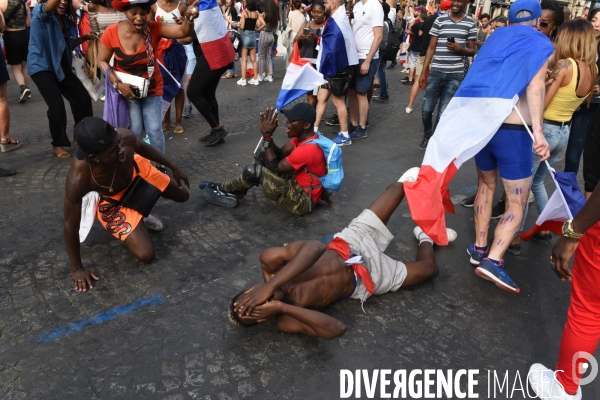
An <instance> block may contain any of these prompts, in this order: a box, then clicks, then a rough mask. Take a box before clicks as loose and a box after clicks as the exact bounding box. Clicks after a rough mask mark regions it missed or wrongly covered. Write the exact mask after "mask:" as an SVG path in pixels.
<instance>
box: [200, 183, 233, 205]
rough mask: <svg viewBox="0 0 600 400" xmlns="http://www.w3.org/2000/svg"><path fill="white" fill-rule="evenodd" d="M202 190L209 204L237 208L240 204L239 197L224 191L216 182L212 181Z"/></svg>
mask: <svg viewBox="0 0 600 400" xmlns="http://www.w3.org/2000/svg"><path fill="white" fill-rule="evenodd" d="M202 192H203V193H204V198H205V199H206V201H207V202H208V203H209V204H213V205H215V206H221V207H227V208H235V206H237V205H238V198H237V197H235V196H234V195H233V194H231V193H225V192H222V191H221V190H220V189H219V187H218V185H216V184H215V183H214V182H210V183H209V184H208V185H207V186H206V187H205V188H204V189H203V190H202Z"/></svg>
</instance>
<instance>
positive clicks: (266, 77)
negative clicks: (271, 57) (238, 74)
mask: <svg viewBox="0 0 600 400" xmlns="http://www.w3.org/2000/svg"><path fill="white" fill-rule="evenodd" d="M264 80H265V82H273V77H272V76H271V75H267V76H265V79H264Z"/></svg>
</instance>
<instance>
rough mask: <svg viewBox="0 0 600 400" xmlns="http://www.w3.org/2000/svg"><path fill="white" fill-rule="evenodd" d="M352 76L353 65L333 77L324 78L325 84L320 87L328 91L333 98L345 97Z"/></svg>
mask: <svg viewBox="0 0 600 400" xmlns="http://www.w3.org/2000/svg"><path fill="white" fill-rule="evenodd" d="M352 75H354V66H353V65H351V66H349V67H346V68H342V69H340V70H338V72H337V73H336V74H335V75H334V76H332V77H329V78H326V80H327V83H326V84H324V85H322V86H321V87H322V88H323V89H327V90H329V91H330V92H331V94H332V95H334V96H346V95H347V94H348V87H349V84H350V80H351V79H352Z"/></svg>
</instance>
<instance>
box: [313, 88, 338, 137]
mask: <svg viewBox="0 0 600 400" xmlns="http://www.w3.org/2000/svg"><path fill="white" fill-rule="evenodd" d="M329 95H330V93H329V90H327V89H323V88H319V92H318V93H317V119H316V122H315V128H318V127H319V125H320V124H321V120H322V119H323V115H325V111H327V100H329ZM334 104H335V103H334ZM344 108H345V107H344Z"/></svg>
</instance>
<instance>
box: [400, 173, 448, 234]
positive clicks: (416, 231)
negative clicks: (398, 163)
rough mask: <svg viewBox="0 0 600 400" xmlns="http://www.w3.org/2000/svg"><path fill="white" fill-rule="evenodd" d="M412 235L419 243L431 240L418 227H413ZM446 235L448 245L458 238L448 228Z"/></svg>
mask: <svg viewBox="0 0 600 400" xmlns="http://www.w3.org/2000/svg"><path fill="white" fill-rule="evenodd" d="M411 169H412V168H411ZM409 171H410V170H409ZM407 172H408V171H407ZM413 233H414V234H415V237H416V238H417V240H418V241H419V242H420V241H421V240H423V239H426V238H427V239H429V240H431V238H430V237H429V236H428V235H427V234H426V233H425V232H423V229H421V227H420V226H415V229H414V230H413ZM446 235H448V243H450V242H454V241H455V240H456V238H457V237H458V234H457V233H456V231H455V230H454V229H450V228H446Z"/></svg>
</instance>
